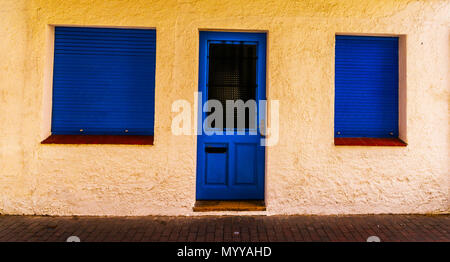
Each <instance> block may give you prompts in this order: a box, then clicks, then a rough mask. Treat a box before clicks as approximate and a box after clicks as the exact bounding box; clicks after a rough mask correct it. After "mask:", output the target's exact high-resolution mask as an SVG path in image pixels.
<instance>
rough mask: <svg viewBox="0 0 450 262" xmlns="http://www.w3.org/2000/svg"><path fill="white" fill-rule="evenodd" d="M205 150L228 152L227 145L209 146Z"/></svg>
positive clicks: (207, 151)
mask: <svg viewBox="0 0 450 262" xmlns="http://www.w3.org/2000/svg"><path fill="white" fill-rule="evenodd" d="M205 152H206V153H225V152H227V148H226V147H211V146H207V147H205Z"/></svg>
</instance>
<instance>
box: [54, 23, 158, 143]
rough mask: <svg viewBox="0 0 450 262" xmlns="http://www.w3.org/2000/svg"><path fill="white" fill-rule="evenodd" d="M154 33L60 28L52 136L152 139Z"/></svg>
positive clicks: (134, 30) (56, 29) (57, 28)
mask: <svg viewBox="0 0 450 262" xmlns="http://www.w3.org/2000/svg"><path fill="white" fill-rule="evenodd" d="M155 51H156V31H155V30H154V29H117V28H84V27H56V28H55V53H54V71H53V110H52V129H51V130H52V135H53V134H55V135H150V136H151V135H153V134H154V115H155V113H154V110H155V102H154V100H155Z"/></svg>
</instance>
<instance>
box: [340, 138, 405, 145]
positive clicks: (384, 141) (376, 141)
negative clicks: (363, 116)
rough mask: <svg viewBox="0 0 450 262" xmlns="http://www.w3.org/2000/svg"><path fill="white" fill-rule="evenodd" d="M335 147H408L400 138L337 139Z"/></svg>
mask: <svg viewBox="0 0 450 262" xmlns="http://www.w3.org/2000/svg"><path fill="white" fill-rule="evenodd" d="M334 145H335V146H407V145H408V144H406V143H405V142H403V141H402V140H400V139H398V138H369V137H335V138H334Z"/></svg>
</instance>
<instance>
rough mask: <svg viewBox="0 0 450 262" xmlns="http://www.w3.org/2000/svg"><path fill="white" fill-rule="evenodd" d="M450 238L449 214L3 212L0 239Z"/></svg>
mask: <svg viewBox="0 0 450 262" xmlns="http://www.w3.org/2000/svg"><path fill="white" fill-rule="evenodd" d="M373 235H375V236H378V237H379V238H380V239H381V241H427V242H428V241H433V242H434V241H445V242H450V215H433V216H425V215H357V216H202V217H162V216H148V217H49V216H0V242H5V241H33V242H34V241H37V242H41V241H42V242H49V241H51V242H60V241H66V239H67V238H68V237H69V236H78V237H79V238H80V239H81V241H83V242H99V241H108V242H117V241H132V242H134V241H150V242H155V241H169V242H171V241H182V242H194V241H195V242H198V241H200V242H205V241H206V242H229V241H236V242H240V241H246V242H247V241H339V242H341V241H352V242H354V241H366V240H367V238H368V237H369V236H373Z"/></svg>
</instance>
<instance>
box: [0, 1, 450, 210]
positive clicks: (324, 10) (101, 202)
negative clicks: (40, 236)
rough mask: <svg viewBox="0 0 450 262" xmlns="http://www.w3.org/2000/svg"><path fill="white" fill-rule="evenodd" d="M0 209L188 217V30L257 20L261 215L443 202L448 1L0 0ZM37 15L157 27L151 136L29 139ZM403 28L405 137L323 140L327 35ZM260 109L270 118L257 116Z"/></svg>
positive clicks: (329, 85) (47, 55)
mask: <svg viewBox="0 0 450 262" xmlns="http://www.w3.org/2000/svg"><path fill="white" fill-rule="evenodd" d="M0 7H1V8H0V14H1V17H2V19H0V39H1V41H0V124H1V128H0V165H1V166H0V213H2V214H50V215H73V214H76V215H151V214H164V215H194V213H193V212H192V205H193V203H194V202H195V177H196V157H195V156H196V137H195V136H194V135H192V136H173V135H172V134H171V131H170V127H171V120H172V118H173V116H174V113H171V104H172V102H173V101H174V100H176V99H187V100H188V101H190V102H191V103H193V101H194V96H193V92H194V91H196V90H197V88H198V86H197V80H198V31H199V29H222V30H250V31H252V30H263V31H267V32H268V63H267V72H268V74H267V80H268V81H267V97H268V99H278V100H280V138H279V144H278V145H277V146H273V147H270V148H267V163H266V203H267V211H266V213H267V214H269V215H271V214H343V213H347V214H348V213H352V214H359V213H429V212H433V213H436V212H437V213H438V212H449V169H448V168H449V164H448V163H449V155H448V151H449V136H450V132H449V110H448V103H449V41H450V35H449V30H450V17H449V16H450V3H449V1H433V0H430V1H406V0H405V1H402V0H397V1H382V0H378V1H350V0H349V1H342V0H341V1H337V0H335V1H325V0H304V1H293V0H290V1H281V0H280V1H275V0H272V1H262V0H261V1H253V0H249V1H239V0H226V1H189V0H179V1H175V0H162V1H144V0H129V1H126V0H120V1H118V0H104V1H102V0H41V1H39V0H1V1H0ZM49 25H79V26H80V25H81V26H120V27H151V28H156V29H157V57H156V59H157V65H156V67H157V68H156V116H155V119H156V122H155V134H156V135H155V145H153V146H131V145H41V144H40V142H41V141H42V140H43V139H44V138H45V137H46V136H48V134H49V130H50V114H51V110H50V109H51V71H52V70H51V61H52V52H51V50H52V48H51V47H52V37H51V36H52V31H51V30H52V28H51V26H49ZM336 33H365V34H404V35H406V55H407V62H406V66H407V75H406V86H407V100H406V103H405V104H406V105H405V111H406V115H407V116H406V117H407V118H406V127H407V133H406V140H407V142H408V146H407V147H404V148H403V147H402V148H387V147H335V146H334V145H333V119H334V117H333V114H334V36H335V34H336ZM269 121H270V120H269Z"/></svg>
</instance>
